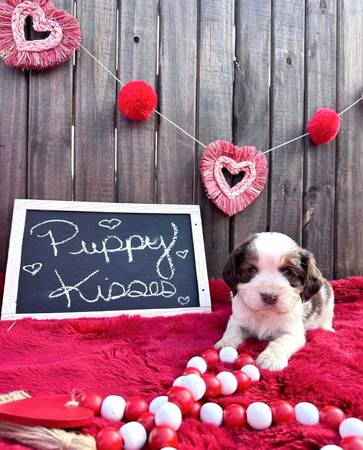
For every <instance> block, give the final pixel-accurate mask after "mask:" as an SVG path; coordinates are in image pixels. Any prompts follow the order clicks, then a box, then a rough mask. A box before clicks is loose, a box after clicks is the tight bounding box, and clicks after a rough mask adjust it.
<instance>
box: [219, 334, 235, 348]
mask: <svg viewBox="0 0 363 450" xmlns="http://www.w3.org/2000/svg"><path fill="white" fill-rule="evenodd" d="M241 343H242V341H241V339H240V338H239V337H236V336H223V337H222V339H220V340H219V341H218V342H216V343H215V344H214V348H222V347H233V348H237V347H238V346H239V345H240V344H241Z"/></svg>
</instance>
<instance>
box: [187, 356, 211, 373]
mask: <svg viewBox="0 0 363 450" xmlns="http://www.w3.org/2000/svg"><path fill="white" fill-rule="evenodd" d="M187 367H194V369H198V370H199V372H200V373H205V372H206V370H207V363H206V362H205V360H204V359H203V358H202V357H201V356H194V357H193V358H191V359H190V360H189V361H188V363H187Z"/></svg>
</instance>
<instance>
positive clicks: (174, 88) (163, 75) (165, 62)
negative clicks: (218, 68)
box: [157, 0, 198, 203]
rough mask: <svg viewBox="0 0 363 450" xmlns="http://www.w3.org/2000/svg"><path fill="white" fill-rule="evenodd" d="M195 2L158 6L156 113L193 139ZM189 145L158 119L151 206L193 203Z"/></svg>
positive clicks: (167, 1) (168, 0)
mask: <svg viewBox="0 0 363 450" xmlns="http://www.w3.org/2000/svg"><path fill="white" fill-rule="evenodd" d="M197 17H198V14H197V1H196V0H179V1H177V2H176V1H174V0H161V2H160V73H159V77H160V82H159V95H160V97H159V110H160V112H161V113H162V114H164V115H165V116H167V117H168V118H169V119H171V120H173V121H174V122H175V123H177V124H178V125H179V126H180V127H182V128H183V129H184V130H186V131H187V132H189V133H190V134H192V135H194V134H195V109H196V76H197ZM194 167H195V144H194V141H193V140H192V139H191V138H189V137H188V136H186V135H185V134H184V133H182V132H181V131H179V130H178V129H176V128H175V127H173V126H172V125H171V124H170V123H168V122H167V121H166V120H165V119H163V118H160V121H159V129H158V154H157V201H158V202H161V203H193V184H194Z"/></svg>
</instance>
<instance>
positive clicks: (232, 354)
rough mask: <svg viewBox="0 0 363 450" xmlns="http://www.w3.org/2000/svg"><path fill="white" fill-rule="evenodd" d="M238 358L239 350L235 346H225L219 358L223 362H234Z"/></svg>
mask: <svg viewBox="0 0 363 450" xmlns="http://www.w3.org/2000/svg"><path fill="white" fill-rule="evenodd" d="M237 358H238V352H237V350H236V349H235V348H233V347H223V348H221V350H220V352H219V359H220V360H221V361H222V362H226V363H234V362H235V361H236V359H237Z"/></svg>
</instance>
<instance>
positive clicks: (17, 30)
mask: <svg viewBox="0 0 363 450" xmlns="http://www.w3.org/2000/svg"><path fill="white" fill-rule="evenodd" d="M29 17H30V18H31V19H32V24H33V28H34V30H35V31H36V32H38V33H45V32H47V33H49V36H48V37H46V38H45V39H35V40H27V39H26V36H25V27H26V21H27V19H28V18H29ZM80 43H81V30H80V26H79V23H78V20H77V19H75V18H74V17H73V16H72V15H71V14H69V13H68V12H67V11H64V10H63V9H60V8H57V7H56V6H55V5H54V4H53V2H52V1H51V0H26V1H20V0H6V1H5V2H4V3H2V4H1V5H0V56H1V58H2V59H3V60H4V62H5V64H6V65H8V66H10V67H17V68H20V69H47V68H49V67H53V66H56V65H58V64H61V63H63V62H65V61H66V60H67V59H69V58H70V56H71V55H72V54H73V53H74V51H75V50H76V49H77V48H78V47H79V44H80Z"/></svg>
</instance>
